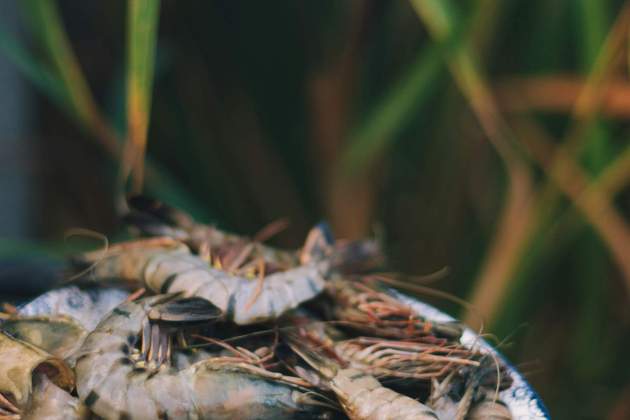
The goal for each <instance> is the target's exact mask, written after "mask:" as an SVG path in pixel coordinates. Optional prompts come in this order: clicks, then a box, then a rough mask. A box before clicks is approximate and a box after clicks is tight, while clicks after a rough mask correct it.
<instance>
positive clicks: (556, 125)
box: [0, 0, 630, 419]
mask: <svg viewBox="0 0 630 420" xmlns="http://www.w3.org/2000/svg"><path fill="white" fill-rule="evenodd" d="M21 4H22V5H23V6H24V7H23V12H24V13H23V14H24V22H25V24H27V26H28V28H29V32H30V37H28V38H24V37H19V36H17V35H14V34H8V33H6V31H0V51H2V52H3V53H4V54H5V55H6V56H7V57H9V58H10V59H11V61H12V62H14V63H15V65H16V66H17V67H18V68H19V69H20V71H21V72H22V73H23V74H24V76H25V77H26V78H27V79H28V80H29V81H30V82H31V83H32V84H33V86H34V88H35V89H36V90H37V91H38V92H40V93H41V94H43V95H44V96H42V97H41V98H39V99H40V100H39V101H38V102H37V105H38V109H37V112H38V119H37V126H36V127H35V130H36V133H37V137H38V138H39V139H40V140H41V141H40V142H39V143H38V147H39V156H40V158H39V160H38V161H37V162H36V165H37V167H38V168H40V169H38V171H39V172H38V173H40V174H41V175H42V176H41V177H40V178H39V179H41V185H40V191H41V194H40V203H41V209H42V213H41V214H42V216H41V218H40V220H37V221H34V223H35V224H36V225H37V226H38V228H39V232H40V237H41V239H42V240H44V239H45V240H50V239H51V238H52V239H59V238H60V237H61V236H62V233H63V231H64V230H65V229H67V228H68V227H70V226H77V225H80V226H85V227H89V228H92V229H96V230H99V231H102V232H105V233H107V234H108V235H114V234H115V233H116V232H117V231H118V228H117V225H116V222H115V221H116V209H119V206H120V203H121V197H122V196H123V194H124V191H125V188H126V186H127V185H128V184H127V177H128V175H129V171H131V174H132V177H133V181H134V188H136V189H137V188H140V187H141V185H142V179H143V176H142V171H143V169H142V163H143V162H144V164H145V165H146V169H145V172H146V176H145V177H144V178H145V190H147V191H148V192H149V193H151V194H153V195H156V196H158V197H160V198H162V199H163V200H165V201H167V202H169V203H172V204H174V205H176V206H181V207H183V208H185V209H187V210H189V211H190V212H191V213H192V214H193V215H195V216H196V217H198V218H199V219H200V220H204V221H212V222H215V223H218V224H219V225H221V226H223V227H227V228H231V229H233V230H235V231H238V232H247V233H252V232H254V231H256V230H257V229H259V228H260V227H261V226H263V225H265V224H266V223H269V222H271V221H273V220H275V219H278V218H281V217H287V218H289V219H290V220H291V222H292V224H291V227H290V228H289V229H288V230H287V231H286V232H284V233H282V234H281V235H279V237H278V238H277V239H276V242H277V244H279V245H285V246H289V245H290V246H295V245H297V244H298V243H299V238H300V237H301V236H302V235H303V234H304V233H305V232H306V230H307V229H308V227H309V226H310V225H311V224H313V223H315V222H316V221H317V220H318V219H321V218H326V219H328V220H330V222H331V224H332V225H333V227H334V229H335V231H336V232H337V233H338V235H339V236H341V237H359V236H363V235H367V234H370V233H371V232H373V231H374V229H375V228H376V229H377V230H378V231H382V232H384V234H385V239H386V245H387V251H388V254H389V261H390V265H391V266H392V268H393V269H396V270H399V271H403V272H408V273H412V274H423V273H428V272H432V271H435V270H437V269H440V268H442V267H444V266H448V267H450V268H451V275H450V276H449V277H448V278H447V279H444V280H441V281H440V282H436V283H435V284H434V286H435V287H436V288H439V289H442V290H446V291H448V292H450V293H453V294H454V295H457V296H462V297H468V298H469V300H470V302H471V303H472V304H473V306H474V307H475V308H476V310H477V311H478V312H480V313H481V314H482V315H483V316H484V317H485V319H486V320H487V322H488V324H489V325H490V326H489V329H490V331H492V332H494V333H496V334H497V335H498V337H500V338H502V337H506V336H507V337H509V338H508V340H507V341H506V342H505V343H504V344H502V345H501V346H502V347H501V349H502V351H504V352H505V353H506V354H507V355H508V356H509V358H510V359H511V360H513V361H514V362H515V363H517V365H518V366H521V369H522V371H523V372H524V373H525V374H526V375H527V376H528V377H529V379H530V381H531V382H532V383H533V385H534V386H535V388H536V389H538V390H539V391H540V393H541V395H542V397H543V399H544V400H545V402H546V403H547V404H548V406H549V408H550V409H551V412H552V415H553V417H554V418H611V419H613V418H614V419H622V418H628V417H630V404H629V403H628V398H627V396H628V395H630V380H629V378H630V365H629V364H628V363H627V360H626V359H627V357H626V354H627V350H626V349H627V348H628V346H630V329H629V324H630V311H629V307H630V305H628V296H629V293H628V292H629V290H630V288H629V285H630V230H629V228H628V223H629V222H628V215H629V214H630V189H629V188H628V183H629V182H630V143H629V142H628V134H629V133H628V124H627V122H626V119H627V118H628V117H629V116H630V102H628V101H627V99H626V100H624V96H623V95H622V94H620V92H626V91H625V90H624V89H630V84H629V83H630V81H629V80H628V63H629V57H630V55H629V54H628V48H629V46H628V37H629V35H630V7H629V6H628V5H627V4H625V3H624V2H622V1H618V0H578V1H572V0H558V1H554V2H548V1H543V0H533V1H524V0H518V1H511V2H500V1H496V0H476V1H471V2H456V1H453V0H451V1H445V0H439V1H438V0H412V1H411V2H410V3H406V2H379V1H374V0H370V1H367V0H346V1H337V0H325V1H318V2H295V1H288V0H277V1H273V2H254V1H225V0H221V1H219V0H213V1H207V2H175V1H172V0H164V1H162V2H161V5H160V3H159V2H158V1H157V0H152V1H146V2H143V1H140V0H130V1H129V2H123V1H119V2H72V1H59V4H57V3H56V2H54V1H52V0H28V1H25V2H23V3H21ZM158 14H159V19H158ZM158 21H159V28H158V27H157V23H158ZM125 22H126V23H125ZM156 35H157V45H156ZM154 52H155V53H156V54H155V55H154ZM152 84H153V89H151V86H152ZM60 111H63V112H64V113H65V115H68V116H69V117H70V118H68V119H63V118H59V115H60ZM149 115H150V118H149ZM73 123H76V127H77V128H79V130H77V129H76V128H75V127H74V126H73ZM147 130H148V132H147ZM147 133H148V134H147ZM146 139H149V140H148V142H147V141H146ZM90 141H94V142H93V143H90ZM145 147H146V149H147V150H146V158H145V159H144V161H143V159H142V156H143V154H144V151H145ZM44 175H46V176H44ZM44 214H45V215H46V216H45V217H44ZM0 245H2V246H0V250H2V249H7V250H9V249H10V250H11V253H15V252H18V251H19V250H23V254H25V255H26V254H28V253H29V252H30V250H31V249H36V250H37V253H41V252H44V250H43V249H42V248H40V247H29V246H27V245H20V246H19V247H17V248H16V247H12V246H11V243H10V242H7V241H3V242H2V243H0ZM16 249H17V250H18V251H16ZM20 252H22V251H19V252H18V253H20ZM53 253H58V251H55V252H53ZM5 254H6V253H5ZM429 300H430V299H429ZM433 303H435V304H436V305H437V306H440V307H442V308H444V309H445V310H447V311H449V312H451V313H457V312H458V311H461V308H459V307H457V306H455V305H454V304H450V303H448V302H444V301H437V302H436V301H433ZM461 316H462V318H465V319H467V320H469V321H470V322H475V317H474V314H472V313H469V314H465V313H461Z"/></svg>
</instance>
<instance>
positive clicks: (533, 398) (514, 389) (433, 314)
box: [390, 289, 551, 420]
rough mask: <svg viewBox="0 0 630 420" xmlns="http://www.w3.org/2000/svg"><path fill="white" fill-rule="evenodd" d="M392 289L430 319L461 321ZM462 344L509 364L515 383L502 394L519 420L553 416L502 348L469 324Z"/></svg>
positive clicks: (398, 296)
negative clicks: (488, 353) (498, 348)
mask: <svg viewBox="0 0 630 420" xmlns="http://www.w3.org/2000/svg"><path fill="white" fill-rule="evenodd" d="M390 293H391V294H392V295H393V296H395V297H396V298H397V299H399V300H401V301H402V302H404V303H405V304H407V305H409V306H410V307H411V308H412V309H413V310H414V311H415V312H416V313H418V315H420V316H422V317H424V318H426V319H428V320H429V321H438V322H452V321H457V320H456V319H455V318H453V317H452V316H450V315H448V314H446V313H444V312H442V311H440V310H439V309H437V308H435V307H433V306H431V305H429V304H427V303H424V302H421V301H419V300H418V299H416V298H413V297H410V296H408V295H405V294H404V293H401V292H399V291H397V290H394V289H390ZM461 341H462V344H464V345H465V346H467V347H471V346H473V345H476V346H478V348H479V349H480V350H481V351H488V352H491V353H493V354H494V355H496V356H497V357H498V358H499V360H500V361H501V362H502V363H504V364H505V366H506V367H507V369H508V371H509V372H510V374H511V376H512V379H513V383H512V386H510V387H509V388H508V389H506V390H504V391H501V392H500V393H499V397H500V398H501V400H502V401H503V402H504V403H505V404H506V405H507V406H508V407H509V408H510V411H511V413H512V416H513V418H514V419H515V420H549V419H551V417H550V415H549V410H547V407H546V406H545V404H544V403H543V401H542V399H541V398H540V396H539V395H538V393H537V392H536V391H535V390H534V389H533V388H532V386H531V385H530V384H529V383H528V382H527V380H526V379H525V378H524V377H523V375H521V374H520V373H519V372H518V370H516V368H515V367H514V366H513V365H512V364H511V363H510V362H509V361H508V360H507V359H506V358H505V356H503V355H502V354H501V353H500V352H499V351H498V350H496V349H495V348H494V347H492V346H491V345H490V344H488V343H487V342H486V341H485V340H483V339H481V338H479V337H478V336H477V333H475V332H474V331H473V330H471V329H470V328H466V329H465V331H464V334H463V335H462V339H461Z"/></svg>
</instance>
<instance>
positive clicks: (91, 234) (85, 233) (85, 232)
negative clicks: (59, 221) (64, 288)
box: [63, 228, 109, 283]
mask: <svg viewBox="0 0 630 420" xmlns="http://www.w3.org/2000/svg"><path fill="white" fill-rule="evenodd" d="M74 236H81V237H85V238H94V239H99V240H101V241H102V242H103V247H102V249H101V255H100V256H99V257H98V258H96V259H95V261H94V262H93V263H92V264H90V265H89V266H88V267H86V268H85V269H83V270H81V271H79V272H78V273H76V274H74V275H72V276H71V277H69V278H68V279H66V280H65V281H64V282H63V283H70V282H72V281H74V280H76V279H78V278H81V277H83V276H84V275H85V274H87V273H88V272H90V271H91V270H93V269H94V267H96V265H97V264H98V263H100V262H101V261H102V260H103V259H104V258H105V256H106V255H107V250H108V249H109V239H107V236H105V235H104V234H102V233H100V232H97V231H95V230H90V229H85V228H71V229H68V230H67V231H66V233H65V234H64V235H63V240H64V242H68V240H69V239H70V238H72V237H74Z"/></svg>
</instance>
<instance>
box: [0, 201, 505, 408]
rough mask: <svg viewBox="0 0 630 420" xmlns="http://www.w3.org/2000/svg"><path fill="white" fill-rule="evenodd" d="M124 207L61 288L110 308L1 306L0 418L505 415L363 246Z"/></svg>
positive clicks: (489, 374) (501, 377)
mask: <svg viewBox="0 0 630 420" xmlns="http://www.w3.org/2000/svg"><path fill="white" fill-rule="evenodd" d="M128 204H129V208H130V211H129V213H128V214H127V215H126V216H125V218H124V221H125V222H126V223H127V224H128V226H129V227H130V230H131V232H132V233H133V234H135V235H137V238H136V239H133V240H130V241H126V242H120V243H116V244H113V245H108V246H106V247H105V248H104V249H100V250H96V251H92V252H87V253H84V254H80V255H75V256H73V257H72V258H71V259H70V261H69V264H68V271H67V277H68V281H71V282H73V283H74V284H73V285H72V286H68V285H67V284H64V285H63V287H74V288H76V287H78V288H79V289H77V290H79V292H77V293H86V294H90V296H92V298H93V296H94V293H95V292H94V291H95V290H97V291H99V293H101V294H103V295H107V296H109V295H108V294H109V293H110V291H114V290H115V291H116V294H113V295H111V296H114V295H115V296H118V301H116V302H115V304H114V305H110V307H107V308H105V309H103V307H102V305H101V306H98V305H93V306H86V309H84V312H83V313H78V314H77V313H75V312H73V313H72V314H70V313H68V312H64V311H63V310H59V309H58V308H60V307H62V306H63V305H55V304H52V305H48V306H47V307H49V308H50V310H49V311H47V312H46V313H39V314H37V315H36V316H33V315H32V314H28V313H26V312H27V311H21V310H20V309H19V308H15V307H11V306H10V305H7V306H5V307H4V310H3V311H2V312H0V360H1V361H2V363H0V420H5V419H7V420H8V419H11V420H17V419H28V418H33V419H35V418H50V419H57V418H58V419H89V418H104V419H154V418H164V419H167V418H168V419H178V418H195V419H197V418H201V419H206V418H208V419H212V418H220V419H227V418H235V419H285V418H286V419H293V418H304V419H317V418H320V419H337V418H339V419H344V418H351V419H359V420H367V419H484V418H493V419H511V418H512V415H511V413H510V411H509V409H508V407H507V406H506V405H505V404H504V403H503V402H502V401H501V400H500V398H499V394H500V391H501V390H503V389H506V388H508V387H509V386H510V383H511V378H510V375H509V373H508V372H507V369H506V368H505V366H503V365H502V364H501V363H499V362H498V361H497V360H496V358H495V357H493V355H492V354H490V353H488V352H487V351H484V350H481V349H480V348H478V347H477V346H470V345H463V344H462V343H461V336H462V333H463V331H464V327H463V326H462V325H460V324H458V323H440V322H431V321H429V320H427V319H425V318H424V317H422V316H421V315H420V314H418V313H416V312H415V311H414V310H413V309H412V308H411V307H409V306H408V305H406V304H405V303H404V302H402V301H401V300H400V299H399V298H397V296H396V295H395V294H393V293H391V291H390V289H388V288H387V287H385V286H384V285H382V284H380V283H379V282H377V281H374V276H373V275H371V274H372V273H373V272H374V270H375V269H376V268H377V267H380V266H381V265H382V262H383V261H384V258H383V256H382V253H381V251H380V247H379V246H378V243H377V242H376V241H373V240H365V241H357V242H342V241H334V240H333V239H332V235H331V234H330V232H329V230H328V228H327V227H326V226H325V225H322V224H320V225H318V226H316V227H314V228H313V229H312V230H311V231H310V232H309V233H308V235H307V236H306V238H305V241H304V244H303V246H302V247H300V248H299V249H297V250H280V249H276V248H272V247H270V246H267V245H264V244H263V242H264V241H265V240H266V239H268V238H269V237H270V236H272V235H273V234H274V233H276V232H277V231H278V230H280V229H281V228H282V227H283V226H284V223H275V224H272V225H270V226H269V227H267V228H265V229H263V230H262V231H261V232H259V234H257V235H255V236H253V237H252V238H248V237H244V236H239V235H235V234H230V233H226V232H223V231H221V230H219V229H218V228H216V227H213V226H208V225H204V224H201V223H197V222H195V221H194V220H193V219H192V218H191V217H190V216H189V215H187V214H185V213H184V212H182V211H180V210H177V209H174V208H172V207H169V206H167V205H165V204H162V203H160V202H157V201H155V200H152V199H150V198H147V197H133V198H131V199H130V200H129V202H128ZM63 290H65V289H63V288H61V289H58V290H53V291H51V292H49V293H48V294H47V295H49V296H50V299H54V297H53V296H57V295H59V294H60V291H63ZM73 290H74V289H73ZM121 290H125V293H123V294H122V296H126V298H125V297H120V296H121V295H120V293H121ZM84 291H85V292H84ZM55 293H56V294H55ZM111 293H114V292H111ZM55 308H57V309H55ZM94 319H96V320H98V322H91V321H89V322H88V320H94Z"/></svg>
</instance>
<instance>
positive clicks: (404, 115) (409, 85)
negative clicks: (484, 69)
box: [341, 18, 468, 174]
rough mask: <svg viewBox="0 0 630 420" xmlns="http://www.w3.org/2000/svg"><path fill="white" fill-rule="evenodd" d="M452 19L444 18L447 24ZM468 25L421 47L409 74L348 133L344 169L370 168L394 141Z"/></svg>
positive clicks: (420, 102) (421, 100)
mask: <svg viewBox="0 0 630 420" xmlns="http://www.w3.org/2000/svg"><path fill="white" fill-rule="evenodd" d="M448 22H450V20H449V19H446V18H445V20H444V22H443V24H444V25H446V24H447V23H448ZM467 29H468V28H467V26H466V25H463V26H462V27H460V28H458V30H453V31H451V32H449V34H448V36H447V37H446V38H445V39H443V40H442V42H439V43H433V44H430V45H428V46H426V47H424V48H423V49H422V51H420V53H419V54H418V57H417V58H416V60H415V62H414V63H413V64H411V65H410V68H409V70H408V71H407V73H406V74H405V75H404V76H403V77H402V78H401V79H400V80H398V81H397V82H396V83H395V84H394V86H393V87H392V88H391V90H390V91H389V92H388V93H387V94H386V95H385V96H384V98H383V99H382V101H381V102H379V103H377V104H376V105H375V106H374V107H373V108H372V110H371V111H369V112H368V113H367V117H365V118H364V119H363V120H362V121H361V123H360V124H359V125H358V126H357V127H356V128H354V129H353V130H352V131H351V133H350V136H349V141H348V145H347V146H346V147H345V149H344V151H343V154H342V156H341V168H342V170H343V171H345V172H348V173H354V174H356V173H358V172H360V171H362V170H363V169H365V168H366V167H368V166H369V165H370V164H371V163H372V162H373V161H374V160H375V159H376V158H377V157H378V156H380V155H382V154H383V151H384V150H385V149H387V147H389V146H390V144H391V143H392V142H393V141H394V140H395V136H396V134H397V133H398V132H400V131H401V130H402V129H404V128H405V126H406V123H407V122H408V121H409V120H410V119H411V118H413V116H414V113H415V112H416V111H417V110H418V108H420V107H421V106H422V105H423V104H424V103H426V101H427V99H428V98H429V97H430V94H431V89H430V87H431V86H433V85H434V84H435V83H436V81H437V80H438V78H439V77H440V75H441V74H442V72H441V70H442V69H443V68H444V65H445V61H444V59H445V58H446V57H449V56H450V54H452V52H453V51H455V50H456V49H457V48H458V46H459V44H460V43H461V42H462V40H463V39H464V38H465V35H466V34H467Z"/></svg>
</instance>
